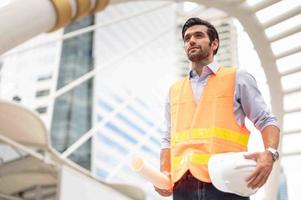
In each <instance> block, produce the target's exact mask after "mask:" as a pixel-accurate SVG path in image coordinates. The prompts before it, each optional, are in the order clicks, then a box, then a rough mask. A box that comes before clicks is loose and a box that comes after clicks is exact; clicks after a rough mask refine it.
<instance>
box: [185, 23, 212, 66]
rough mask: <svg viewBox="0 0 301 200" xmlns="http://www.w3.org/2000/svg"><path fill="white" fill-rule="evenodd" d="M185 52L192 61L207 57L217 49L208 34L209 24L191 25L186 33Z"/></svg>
mask: <svg viewBox="0 0 301 200" xmlns="http://www.w3.org/2000/svg"><path fill="white" fill-rule="evenodd" d="M184 46H185V52H186V54H187V56H188V58H189V60H191V61H192V62H198V61H202V60H205V59H207V58H208V57H209V56H212V55H213V51H214V49H215V47H214V45H213V43H212V44H211V45H210V39H209V36H208V34H207V26H204V25H194V26H191V27H189V28H188V29H187V30H186V32H185V35H184Z"/></svg>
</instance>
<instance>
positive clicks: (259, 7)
mask: <svg viewBox="0 0 301 200" xmlns="http://www.w3.org/2000/svg"><path fill="white" fill-rule="evenodd" d="M279 1H280V0H266V1H261V2H260V3H258V4H255V5H254V6H253V7H251V10H252V12H254V13H255V12H257V11H259V10H262V9H264V8H266V7H269V6H271V5H273V4H275V3H277V2H279Z"/></svg>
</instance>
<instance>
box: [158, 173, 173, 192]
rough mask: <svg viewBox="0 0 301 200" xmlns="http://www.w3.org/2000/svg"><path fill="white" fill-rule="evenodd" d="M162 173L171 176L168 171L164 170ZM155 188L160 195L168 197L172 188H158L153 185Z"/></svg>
mask: <svg viewBox="0 0 301 200" xmlns="http://www.w3.org/2000/svg"><path fill="white" fill-rule="evenodd" d="M162 173H163V174H165V175H166V176H168V177H169V178H171V176H170V173H169V172H167V171H165V172H162ZM154 188H155V190H156V191H157V192H158V193H159V194H160V195H161V196H164V197H168V196H170V195H171V194H172V188H171V189H168V190H167V189H160V188H157V187H156V186H154Z"/></svg>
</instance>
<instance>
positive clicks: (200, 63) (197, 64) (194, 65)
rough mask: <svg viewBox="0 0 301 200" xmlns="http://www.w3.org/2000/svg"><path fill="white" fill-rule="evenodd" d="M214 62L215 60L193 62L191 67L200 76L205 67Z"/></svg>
mask: <svg viewBox="0 0 301 200" xmlns="http://www.w3.org/2000/svg"><path fill="white" fill-rule="evenodd" d="M212 61H213V59H208V60H202V61H198V62H192V63H191V67H192V69H193V70H195V71H196V73H197V74H198V75H199V76H200V75H201V74H202V71H203V68H204V66H207V65H208V64H210V63H212Z"/></svg>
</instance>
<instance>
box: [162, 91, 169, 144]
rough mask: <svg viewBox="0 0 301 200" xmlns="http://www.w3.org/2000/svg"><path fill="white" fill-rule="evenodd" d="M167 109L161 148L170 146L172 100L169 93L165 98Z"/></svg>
mask: <svg viewBox="0 0 301 200" xmlns="http://www.w3.org/2000/svg"><path fill="white" fill-rule="evenodd" d="M164 109H165V111H164V122H163V127H162V128H161V130H162V137H161V149H166V148H170V127H171V126H170V102H169V95H167V97H166V100H165V108H164Z"/></svg>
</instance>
